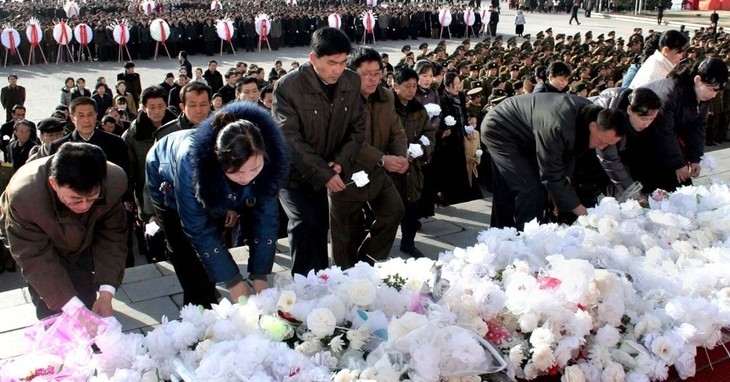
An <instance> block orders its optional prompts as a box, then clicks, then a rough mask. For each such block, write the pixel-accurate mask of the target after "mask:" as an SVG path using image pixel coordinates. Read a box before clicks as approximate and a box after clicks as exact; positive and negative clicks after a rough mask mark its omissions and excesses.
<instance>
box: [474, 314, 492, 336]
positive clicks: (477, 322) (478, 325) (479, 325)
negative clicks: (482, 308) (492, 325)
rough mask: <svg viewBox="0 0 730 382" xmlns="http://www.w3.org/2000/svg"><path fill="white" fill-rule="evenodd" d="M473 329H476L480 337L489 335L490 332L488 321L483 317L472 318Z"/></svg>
mask: <svg viewBox="0 0 730 382" xmlns="http://www.w3.org/2000/svg"><path fill="white" fill-rule="evenodd" d="M472 330H474V332H475V333H476V334H477V335H478V336H479V337H484V336H486V335H487V332H489V326H487V323H486V322H484V320H482V318H481V317H474V318H473V319H472Z"/></svg>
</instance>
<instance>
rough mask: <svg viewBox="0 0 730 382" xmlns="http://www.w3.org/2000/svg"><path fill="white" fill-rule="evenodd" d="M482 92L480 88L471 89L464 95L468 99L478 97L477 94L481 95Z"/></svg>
mask: <svg viewBox="0 0 730 382" xmlns="http://www.w3.org/2000/svg"><path fill="white" fill-rule="evenodd" d="M482 90H484V89H482V87H481V86H479V87H475V88H471V89H470V90H469V91H468V92H466V95H468V96H469V97H475V96H478V95H479V94H481V93H482Z"/></svg>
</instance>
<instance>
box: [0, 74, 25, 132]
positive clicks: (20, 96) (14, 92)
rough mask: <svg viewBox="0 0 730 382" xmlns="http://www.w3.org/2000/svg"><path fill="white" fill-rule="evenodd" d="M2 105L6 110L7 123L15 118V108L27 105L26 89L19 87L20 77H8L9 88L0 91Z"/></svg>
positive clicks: (13, 75) (12, 75)
mask: <svg viewBox="0 0 730 382" xmlns="http://www.w3.org/2000/svg"><path fill="white" fill-rule="evenodd" d="M0 104H2V106H3V108H4V109H5V121H6V122H7V121H9V120H11V119H12V118H13V115H12V114H13V106H15V105H25V88H24V87H22V86H20V85H18V76H16V75H15V74H11V75H9V76H8V86H6V87H4V88H2V90H0Z"/></svg>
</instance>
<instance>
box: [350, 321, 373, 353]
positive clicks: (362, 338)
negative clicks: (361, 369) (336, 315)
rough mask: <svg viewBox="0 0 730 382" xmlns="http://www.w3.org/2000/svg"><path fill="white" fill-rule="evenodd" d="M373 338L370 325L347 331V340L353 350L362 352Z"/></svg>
mask: <svg viewBox="0 0 730 382" xmlns="http://www.w3.org/2000/svg"><path fill="white" fill-rule="evenodd" d="M371 337H372V333H371V332H370V328H369V327H368V325H363V326H361V327H359V328H357V329H351V330H348V331H347V339H348V340H349V341H350V348H351V349H353V350H360V349H361V348H362V347H363V345H365V343H366V342H368V340H370V338H371Z"/></svg>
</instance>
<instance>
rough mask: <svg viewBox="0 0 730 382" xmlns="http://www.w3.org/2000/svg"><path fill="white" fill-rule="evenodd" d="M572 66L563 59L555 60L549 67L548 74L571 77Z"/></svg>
mask: <svg viewBox="0 0 730 382" xmlns="http://www.w3.org/2000/svg"><path fill="white" fill-rule="evenodd" d="M571 73H572V71H571V70H570V66H568V64H566V63H564V62H562V61H553V62H551V63H550V66H548V68H547V75H548V76H553V77H570V75H571Z"/></svg>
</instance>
